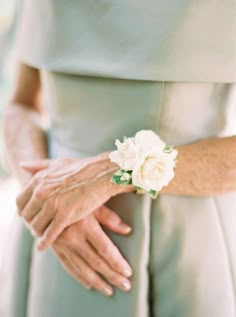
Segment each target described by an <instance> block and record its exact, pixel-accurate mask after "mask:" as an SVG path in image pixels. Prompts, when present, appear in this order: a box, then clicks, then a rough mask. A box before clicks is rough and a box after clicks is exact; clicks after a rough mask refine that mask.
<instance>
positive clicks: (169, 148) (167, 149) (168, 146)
mask: <svg viewBox="0 0 236 317" xmlns="http://www.w3.org/2000/svg"><path fill="white" fill-rule="evenodd" d="M173 150H174V148H173V146H172V145H166V146H165V148H164V150H163V152H165V153H171V152H173Z"/></svg>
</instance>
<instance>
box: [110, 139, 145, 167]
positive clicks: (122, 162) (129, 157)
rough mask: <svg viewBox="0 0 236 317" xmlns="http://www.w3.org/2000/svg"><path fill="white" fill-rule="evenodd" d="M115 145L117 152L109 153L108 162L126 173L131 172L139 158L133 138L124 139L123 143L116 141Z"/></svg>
mask: <svg viewBox="0 0 236 317" xmlns="http://www.w3.org/2000/svg"><path fill="white" fill-rule="evenodd" d="M115 144H116V146H117V151H113V152H111V153H110V155H109V158H110V160H111V161H112V162H114V163H116V164H117V165H118V166H119V167H120V168H122V169H124V170H126V171H129V170H132V169H133V168H134V166H135V164H136V162H137V160H138V159H139V157H140V156H139V154H140V153H139V149H138V147H137V146H136V145H135V143H134V138H124V142H123V143H122V142H120V141H119V140H118V139H117V140H116V143H115Z"/></svg>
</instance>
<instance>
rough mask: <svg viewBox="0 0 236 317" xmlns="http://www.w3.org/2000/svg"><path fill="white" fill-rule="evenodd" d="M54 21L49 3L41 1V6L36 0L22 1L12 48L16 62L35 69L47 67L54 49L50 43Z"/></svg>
mask: <svg viewBox="0 0 236 317" xmlns="http://www.w3.org/2000/svg"><path fill="white" fill-rule="evenodd" d="M54 21H55V12H54V11H53V10H52V5H51V2H50V1H48V4H46V1H43V5H41V4H40V1H37V0H36V1H35V0H24V1H23V5H22V9H21V11H20V13H19V21H18V27H17V31H16V39H15V44H14V48H13V50H14V56H15V57H16V59H17V60H20V61H22V62H24V63H26V64H28V65H31V66H33V67H36V68H44V67H47V64H48V61H49V59H52V57H53V51H54V50H55V49H56V48H53V45H54V43H52V41H51V39H52V38H53V30H54V28H53V23H54Z"/></svg>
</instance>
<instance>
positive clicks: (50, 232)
mask: <svg viewBox="0 0 236 317" xmlns="http://www.w3.org/2000/svg"><path fill="white" fill-rule="evenodd" d="M65 227H66V224H65V222H64V221H61V220H60V219H59V218H58V217H56V218H55V219H54V220H53V221H52V222H51V224H50V225H49V226H48V228H47V230H46V231H45V232H44V235H43V237H42V239H41V241H40V242H39V244H38V245H37V249H38V251H43V250H45V249H46V248H48V247H49V246H50V245H51V244H53V242H54V241H55V240H56V239H57V237H58V236H59V235H60V234H61V233H62V231H63V230H64V229H65Z"/></svg>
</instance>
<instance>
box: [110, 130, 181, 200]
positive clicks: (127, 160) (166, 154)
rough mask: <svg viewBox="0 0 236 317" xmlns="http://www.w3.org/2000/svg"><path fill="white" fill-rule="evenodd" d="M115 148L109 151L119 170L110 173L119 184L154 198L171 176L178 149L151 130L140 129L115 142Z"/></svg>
mask: <svg viewBox="0 0 236 317" xmlns="http://www.w3.org/2000/svg"><path fill="white" fill-rule="evenodd" d="M115 144H116V147H117V150H116V151H113V152H111V153H110V154H109V158H110V160H111V161H112V162H114V163H116V164H117V165H118V166H119V167H120V170H119V171H118V172H116V173H115V174H114V175H113V176H112V182H114V183H116V184H119V185H133V186H134V187H135V188H136V190H137V193H142V194H144V193H147V194H149V195H150V196H151V197H152V198H156V197H157V195H158V192H159V191H160V190H161V189H162V188H163V187H164V186H166V185H168V183H169V182H170V181H171V180H172V179H173V178H174V174H175V173H174V168H175V165H176V157H177V154H178V152H177V150H175V149H174V148H173V147H172V146H169V145H166V144H165V142H163V141H162V140H161V139H160V137H159V136H158V135H157V134H156V133H155V132H153V131H152V130H141V131H139V132H137V133H136V134H135V136H134V137H129V138H127V137H124V140H123V142H120V141H119V140H118V139H117V140H116V142H115Z"/></svg>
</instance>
